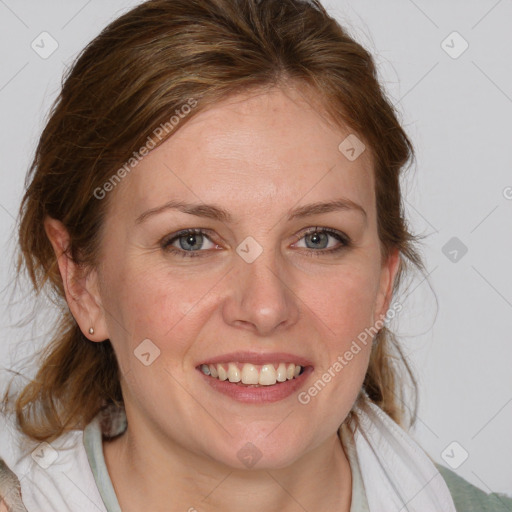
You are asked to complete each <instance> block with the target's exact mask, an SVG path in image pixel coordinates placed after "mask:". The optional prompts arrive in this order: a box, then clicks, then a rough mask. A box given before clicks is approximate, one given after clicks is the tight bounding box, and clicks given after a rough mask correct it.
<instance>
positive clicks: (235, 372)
mask: <svg viewBox="0 0 512 512" xmlns="http://www.w3.org/2000/svg"><path fill="white" fill-rule="evenodd" d="M228 379H229V382H240V370H239V369H238V367H237V365H236V364H234V363H229V364H228Z"/></svg>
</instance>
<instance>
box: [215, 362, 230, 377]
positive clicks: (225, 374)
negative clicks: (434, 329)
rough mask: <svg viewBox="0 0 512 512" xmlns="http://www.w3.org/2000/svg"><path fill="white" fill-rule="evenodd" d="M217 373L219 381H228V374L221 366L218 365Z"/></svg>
mask: <svg viewBox="0 0 512 512" xmlns="http://www.w3.org/2000/svg"><path fill="white" fill-rule="evenodd" d="M217 373H218V374H219V380H228V374H227V372H226V370H224V366H222V365H221V364H218V365H217Z"/></svg>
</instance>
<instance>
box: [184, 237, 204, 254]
mask: <svg viewBox="0 0 512 512" xmlns="http://www.w3.org/2000/svg"><path fill="white" fill-rule="evenodd" d="M202 238H203V236H202V235H201V234H199V233H189V234H187V235H184V236H182V237H180V246H181V248H182V249H183V250H185V251H190V250H191V248H190V247H186V246H184V244H182V243H181V241H182V240H183V239H185V244H190V245H191V246H192V248H194V246H198V247H195V248H196V249H198V248H200V247H201V242H202ZM197 239H199V242H198V241H197Z"/></svg>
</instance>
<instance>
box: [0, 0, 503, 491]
mask: <svg viewBox="0 0 512 512" xmlns="http://www.w3.org/2000/svg"><path fill="white" fill-rule="evenodd" d="M137 3H139V2H137V1H127V0H107V1H105V0H102V1H100V0H89V1H87V0H80V1H78V0H46V1H40V0H31V1H24V0H0V55H1V67H0V112H1V117H0V130H1V132H0V133H1V137H0V169H1V171H0V183H1V186H0V243H1V244H2V249H3V251H2V255H3V257H2V259H1V270H0V289H1V290H2V293H1V295H0V302H1V308H0V315H1V316H0V325H1V328H2V334H1V336H0V339H1V342H0V362H1V365H0V366H8V367H9V366H10V367H13V368H16V367H19V365H20V364H21V361H22V360H21V358H22V356H23V355H27V354H30V353H31V352H32V351H33V350H34V349H35V348H36V347H40V346H41V345H42V344H44V343H45V341H47V340H48V339H49V334H48V332H49V330H50V329H51V318H52V316H51V310H49V309H48V306H47V304H46V302H45V301H44V300H42V301H40V302H39V303H37V304H35V303H34V301H33V300H32V299H31V297H30V294H29V292H30V290H29V288H28V286H25V288H22V289H21V290H20V291H18V292H17V293H15V294H13V292H12V281H13V278H14V276H15V266H14V260H13V251H14V248H15V243H16V239H15V235H14V234H13V229H14V227H15V218H16V215H17V209H18V207H19V202H20V199H21V195H22V193H23V189H24V178H25V174H26V171H27V169H28V166H29V163H30V159H31V157H32V155H33V152H34V149H35V145H36V143H37V140H38V136H39V134H40V131H41V129H42V126H43V123H44V119H45V116H46V115H47V112H48V109H49V107H50V105H51V103H52V102H53V100H54V99H55V97H56V95H57V94H58V91H59V86H60V82H61V76H62V73H63V72H64V70H65V69H66V67H67V66H68V65H69V64H70V63H71V62H72V60H73V58H74V57H75V56H76V54H77V53H78V52H79V51H80V50H81V49H82V48H83V47H84V46H85V45H86V44H87V43H88V42H89V41H90V40H91V39H92V38H93V37H94V36H96V35H97V34H98V32H99V31H100V30H101V29H102V28H103V27H104V26H105V25H106V24H107V23H108V22H109V21H111V20H113V19H114V18H115V17H117V16H118V15H119V14H121V13H122V12H124V11H126V10H128V9H129V8H130V7H131V6H134V5H136V4H137ZM324 5H325V6H326V7H327V9H328V10H329V12H330V13H331V14H333V15H334V16H335V17H336V18H337V19H338V20H339V21H340V22H341V23H342V24H343V25H344V26H345V27H346V28H348V29H349V31H350V32H351V34H352V35H353V36H354V37H355V38H356V39H357V40H358V41H359V42H360V43H362V44H363V45H364V46H365V47H366V48H368V49H369V50H370V51H371V52H372V54H373V55H374V56H375V60H376V62H377V64H378V68H379V73H380V76H381V80H382V83H383V84H384V86H385V88H386V90H387V93H388V95H389V97H390V98H391V100H392V102H393V103H394V104H395V105H396V107H397V109H398V112H399V114H400V117H401V120H402V122H403V125H404V127H405V129H406V131H407V133H408V134H409V135H410V137H411V139H412V141H413V143H414V145H415V147H416V152H417V160H416V163H415V165H414V166H413V167H412V168H411V169H410V171H409V172H408V174H407V177H406V179H404V182H403V187H404V193H405V198H406V202H405V205H406V211H407V216H408V219H409V222H410V227H411V229H412V230H413V231H414V232H415V233H420V234H422V235H424V237H425V238H424V241H423V245H422V252H423V256H424V259H425V262H426V267H427V269H428V272H429V275H428V278H427V279H425V278H424V277H422V276H417V277H415V278H414V279H413V280H412V281H411V282H410V283H409V285H408V287H407V289H406V290H405V289H404V292H403V294H402V296H401V297H397V299H398V300H400V301H401V302H402V303H403V305H404V310H403V311H402V312H401V313H400V315H399V317H398V318H397V319H395V320H396V321H394V323H393V324H392V327H394V328H395V329H396V331H397V332H398V334H399V335H400V337H401V340H402V343H403V346H404V350H405V352H406V354H407V356H408V358H409V360H410V362H411V364H412V365H413V368H414V369H415V371H416V375H417V378H418V381H419V385H420V402H419V409H418V420H417V423H416V426H415V428H414V430H413V431H412V435H413V436H414V437H415V438H416V439H417V440H418V441H419V442H420V444H421V445H422V446H423V447H424V448H425V450H427V452H428V453H429V454H430V455H431V456H432V457H433V458H434V459H435V460H436V461H438V462H440V463H442V464H444V465H445V466H448V467H452V468H453V469H454V470H455V471H456V472H457V473H458V474H460V475H461V476H462V477H464V478H466V479H467V480H469V481H470V482H472V483H473V484H474V485H476V486H478V487H480V488H481V489H483V490H485V491H486V492H491V491H494V492H505V493H508V494H512V440H511V433H512V428H511V427H512V371H511V363H512V336H511V331H512V272H511V268H510V267H511V262H512V258H511V254H512V127H511V119H512V50H511V49H512V31H510V23H511V21H512V2H511V1H510V0H500V1H496V0H472V1H467V0H464V1H463V0H457V1H456V0H451V1H441V0H437V1H432V0H430V1H426V0H415V1H413V0H392V1H390V0H387V1H386V2H382V1H377V0H374V1H370V0H357V1H356V0H353V1H343V0H330V1H327V0H326V1H325V2H324ZM43 32H46V33H48V34H49V35H47V34H43V35H41V34H42V33H43ZM41 38H45V43H44V45H43V44H42V43H41V42H40V41H41ZM33 42H34V43H33ZM37 45H39V47H38V46H37ZM52 45H53V46H55V45H58V47H56V49H55V51H53V53H52V54H51V55H49V56H47V55H44V51H46V52H49V51H51V50H53V46H52ZM42 46H44V48H45V50H44V51H43V48H42ZM36 48H38V50H36ZM41 53H43V55H41ZM43 56H44V57H46V58H43ZM34 308H35V310H36V311H37V312H38V313H39V314H38V317H37V321H35V322H30V323H28V324H27V325H25V326H21V327H19V326H18V327H16V325H15V324H16V322H18V321H19V320H20V318H23V317H24V315H27V314H28V313H29V312H30V311H32V309H34ZM17 365H18V366H17ZM6 379H7V374H6V373H5V372H4V373H2V374H0V384H2V385H4V384H5V382H6Z"/></svg>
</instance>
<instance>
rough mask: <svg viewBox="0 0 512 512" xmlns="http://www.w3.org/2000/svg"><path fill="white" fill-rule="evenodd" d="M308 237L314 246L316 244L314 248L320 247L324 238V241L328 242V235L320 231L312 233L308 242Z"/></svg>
mask: <svg viewBox="0 0 512 512" xmlns="http://www.w3.org/2000/svg"><path fill="white" fill-rule="evenodd" d="M308 237H309V238H310V239H311V241H312V242H313V244H314V245H313V247H318V244H319V242H320V243H321V241H322V238H323V239H324V241H326V240H327V235H326V234H325V233H319V232H318V231H315V232H314V233H311V234H310V235H308V236H307V237H306V240H307V239H308ZM306 245H307V243H306Z"/></svg>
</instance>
